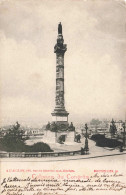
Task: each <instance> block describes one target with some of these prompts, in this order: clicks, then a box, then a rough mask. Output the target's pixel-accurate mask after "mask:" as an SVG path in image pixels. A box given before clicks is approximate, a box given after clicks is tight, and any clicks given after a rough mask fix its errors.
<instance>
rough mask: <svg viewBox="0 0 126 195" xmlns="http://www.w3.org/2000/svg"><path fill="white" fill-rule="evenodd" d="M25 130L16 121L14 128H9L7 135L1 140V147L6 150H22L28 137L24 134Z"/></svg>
mask: <svg viewBox="0 0 126 195" xmlns="http://www.w3.org/2000/svg"><path fill="white" fill-rule="evenodd" d="M23 134H24V132H23V131H22V130H21V129H20V124H19V123H18V122H16V124H15V125H13V127H12V128H10V129H8V132H7V133H6V135H5V136H4V137H3V138H2V139H1V140H0V142H1V145H0V146H1V148H2V150H5V151H13V150H15V151H18V150H19V151H20V148H22V147H24V146H25V144H24V141H25V140H26V138H25V137H24V136H23Z"/></svg>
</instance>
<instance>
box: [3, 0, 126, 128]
mask: <svg viewBox="0 0 126 195" xmlns="http://www.w3.org/2000/svg"><path fill="white" fill-rule="evenodd" d="M59 22H61V23H62V27H63V37H64V43H65V44H67V52H66V53H65V60H64V61H65V64H64V66H65V107H66V110H67V111H68V112H69V113H70V115H69V122H71V121H72V122H73V123H84V122H87V121H89V120H91V119H92V118H99V119H110V120H111V118H114V119H116V120H118V119H124V118H125V113H126V103H125V100H126V87H125V86H126V55H125V54H126V3H125V1H122V0H119V1H118V0H87V1H85V0H62V1H61V0H55V1H54V0H21V1H20V0H1V1H0V97H1V98H0V106H1V109H0V119H1V121H0V123H1V125H3V124H13V123H15V121H19V123H21V124H23V125H33V126H37V125H40V126H41V125H43V124H46V123H47V122H48V121H51V112H52V111H53V109H54V107H55V78H56V56H55V53H54V45H55V44H56V39H57V28H58V23H59Z"/></svg>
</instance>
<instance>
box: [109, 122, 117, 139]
mask: <svg viewBox="0 0 126 195" xmlns="http://www.w3.org/2000/svg"><path fill="white" fill-rule="evenodd" d="M109 131H110V133H111V137H112V136H114V135H115V134H116V132H117V128H116V125H115V122H114V120H113V119H112V121H111V125H110V129H109Z"/></svg>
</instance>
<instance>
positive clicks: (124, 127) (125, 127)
mask: <svg viewBox="0 0 126 195" xmlns="http://www.w3.org/2000/svg"><path fill="white" fill-rule="evenodd" d="M123 129H124V132H123V147H124V148H125V129H126V126H125V122H124V123H123Z"/></svg>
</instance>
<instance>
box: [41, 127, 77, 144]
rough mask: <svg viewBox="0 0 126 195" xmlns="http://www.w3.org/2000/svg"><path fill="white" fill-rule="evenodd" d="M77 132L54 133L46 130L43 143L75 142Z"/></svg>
mask: <svg viewBox="0 0 126 195" xmlns="http://www.w3.org/2000/svg"><path fill="white" fill-rule="evenodd" d="M74 138H75V131H58V132H53V131H50V130H44V136H43V141H44V142H47V143H60V144H62V143H64V142H65V143H67V142H74Z"/></svg>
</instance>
